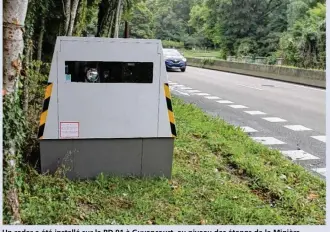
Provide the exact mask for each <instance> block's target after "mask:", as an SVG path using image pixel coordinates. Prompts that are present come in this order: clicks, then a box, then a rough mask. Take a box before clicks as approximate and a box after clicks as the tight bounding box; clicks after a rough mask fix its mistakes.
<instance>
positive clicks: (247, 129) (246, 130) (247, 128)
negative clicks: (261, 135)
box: [241, 126, 258, 133]
mask: <svg viewBox="0 0 330 232" xmlns="http://www.w3.org/2000/svg"><path fill="white" fill-rule="evenodd" d="M241 129H242V130H243V131H244V132H246V133H252V132H258V131H257V130H255V129H253V128H252V127H248V126H242V127H241Z"/></svg>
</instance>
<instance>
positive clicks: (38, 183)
mask: <svg viewBox="0 0 330 232" xmlns="http://www.w3.org/2000/svg"><path fill="white" fill-rule="evenodd" d="M173 104H174V111H175V116H176V121H177V127H178V138H177V139H176V142H175V152H174V164H173V165H174V166H173V178H172V180H166V179H162V178H156V179H155V178H153V179H137V178H119V177H105V176H103V175H100V176H99V177H98V178H97V180H94V181H86V182H73V181H69V180H66V179H63V178H60V177H57V176H47V175H39V174H37V173H36V172H35V171H33V170H32V169H27V170H26V172H25V174H24V177H23V178H24V183H23V184H22V186H21V191H20V195H19V197H20V207H21V209H20V213H21V217H22V220H23V222H24V223H25V224H45V225H46V224H223V225H226V224H241V225H256V224H259V225H267V224H273V225H281V224H291V225H293V224H295V225H296V224H300V225H311V224H318V225H324V223H325V195H326V194H325V181H323V180H321V179H320V178H318V177H316V176H313V175H311V174H310V173H308V172H307V171H305V170H304V169H303V168H302V167H300V166H297V165H295V164H293V163H292V162H291V161H289V160H286V159H285V158H283V157H282V155H281V154H280V153H278V152H277V151H273V150H269V149H268V148H266V147H265V146H262V145H260V144H257V143H255V142H254V141H252V140H251V139H250V138H249V137H248V136H247V135H246V134H245V133H243V132H242V131H240V130H239V129H237V128H234V127H233V126H230V125H228V124H227V123H225V122H223V121H221V120H219V119H214V118H212V117H210V116H207V115H206V114H204V113H203V112H202V111H201V110H199V109H198V108H197V107H195V106H193V105H187V104H185V103H183V102H182V101H181V100H179V99H176V98H174V99H173Z"/></svg>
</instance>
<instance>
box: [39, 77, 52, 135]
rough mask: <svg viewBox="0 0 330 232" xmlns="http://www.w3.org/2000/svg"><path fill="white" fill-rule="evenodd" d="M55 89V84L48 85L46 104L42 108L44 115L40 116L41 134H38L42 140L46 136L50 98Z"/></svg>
mask: <svg viewBox="0 0 330 232" xmlns="http://www.w3.org/2000/svg"><path fill="white" fill-rule="evenodd" d="M52 89H53V83H48V84H47V87H46V91H45V99H44V104H43V107H42V113H41V116H40V123H39V132H38V138H39V139H42V138H43V135H44V130H45V125H46V119H47V114H48V107H49V103H50V96H51V94H52Z"/></svg>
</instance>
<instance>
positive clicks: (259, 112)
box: [244, 111, 266, 115]
mask: <svg viewBox="0 0 330 232" xmlns="http://www.w3.org/2000/svg"><path fill="white" fill-rule="evenodd" d="M244 112H245V113H247V114H251V115H263V114H266V113H264V112H261V111H244Z"/></svg>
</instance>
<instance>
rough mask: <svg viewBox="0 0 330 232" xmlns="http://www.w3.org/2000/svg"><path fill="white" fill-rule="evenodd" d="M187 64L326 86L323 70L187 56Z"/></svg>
mask: <svg viewBox="0 0 330 232" xmlns="http://www.w3.org/2000/svg"><path fill="white" fill-rule="evenodd" d="M187 62H188V65H189V66H194V67H200V68H207V69H213V70H219V71H224V72H231V73H238V74H244V75H249V76H255V77H262V78H267V79H273V80H279V81H286V82H291V83H296V84H302V85H308V86H313V87H319V88H324V89H325V88H326V75H325V71H321V70H308V69H301V68H289V67H283V66H277V65H263V64H248V63H239V62H230V61H223V60H212V59H200V58H187Z"/></svg>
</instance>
